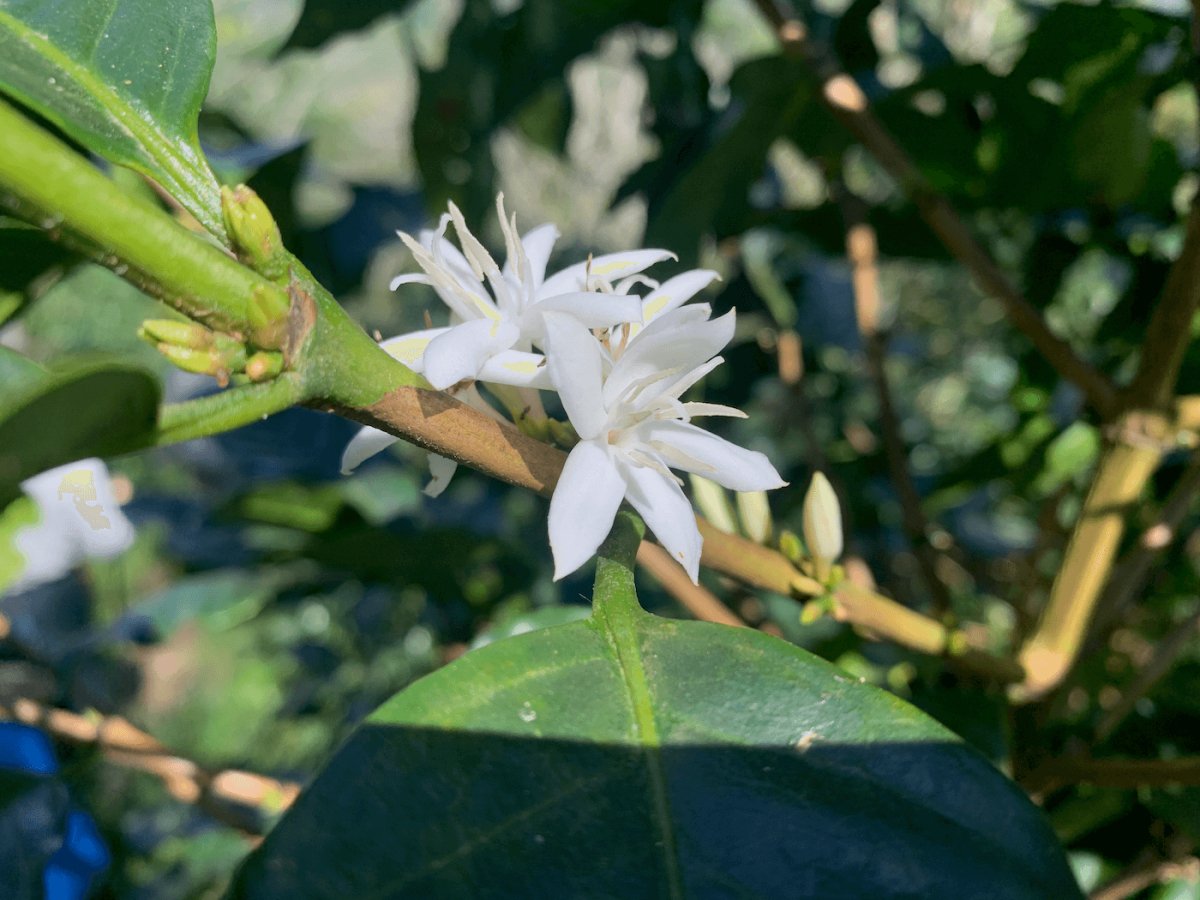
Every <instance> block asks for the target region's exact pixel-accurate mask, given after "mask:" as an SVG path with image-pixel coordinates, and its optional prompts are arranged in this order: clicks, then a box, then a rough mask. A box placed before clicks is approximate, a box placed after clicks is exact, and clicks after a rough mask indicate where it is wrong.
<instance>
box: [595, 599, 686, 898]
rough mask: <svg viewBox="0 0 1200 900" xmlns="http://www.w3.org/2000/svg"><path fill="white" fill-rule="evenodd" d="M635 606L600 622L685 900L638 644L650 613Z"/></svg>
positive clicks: (670, 875)
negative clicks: (641, 624)
mask: <svg viewBox="0 0 1200 900" xmlns="http://www.w3.org/2000/svg"><path fill="white" fill-rule="evenodd" d="M632 602H633V605H632V606H625V605H624V604H622V605H621V606H619V607H618V606H617V604H611V605H609V606H608V607H607V608H606V609H605V610H604V613H605V614H604V615H602V616H598V617H597V618H598V619H599V620H600V621H601V622H602V623H603V628H604V634H605V636H606V637H607V638H608V640H609V642H610V644H611V646H612V648H613V652H614V654H615V655H616V662H617V668H618V669H619V670H620V673H621V682H622V684H624V685H625V689H626V692H627V694H628V697H629V705H630V711H631V712H632V713H633V724H634V731H635V736H636V738H637V742H638V744H639V745H640V746H641V748H642V750H643V752H644V753H645V756H646V766H647V770H648V772H647V774H648V775H649V778H650V793H651V801H652V804H653V807H654V818H655V819H656V821H657V823H658V830H659V833H660V834H661V835H662V839H663V854H664V855H665V856H666V863H667V865H666V869H667V885H668V890H669V891H670V893H669V896H670V897H671V898H672V900H683V896H684V893H683V879H682V876H681V874H680V871H679V851H678V847H677V845H676V840H675V828H674V826H673V824H672V818H671V801H670V798H669V797H668V796H667V779H666V771H665V770H664V767H663V758H662V740H661V738H660V737H659V733H658V722H657V721H655V718H654V700H653V698H652V697H651V695H650V684H649V681H648V680H647V678H646V669H645V666H643V665H642V652H641V646H640V643H639V641H638V632H639V628H638V624H639V622H638V619H639V618H640V617H643V616H646V613H645V612H643V611H642V610H641V608H640V607H637V606H636V604H637V600H636V599H634V600H633V601H632ZM614 607H616V608H614Z"/></svg>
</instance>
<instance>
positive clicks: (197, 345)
mask: <svg viewBox="0 0 1200 900" xmlns="http://www.w3.org/2000/svg"><path fill="white" fill-rule="evenodd" d="M138 337H140V338H141V339H142V340H144V341H149V342H150V343H152V344H160V343H161V344H171V345H172V346H175V347H188V348H191V349H192V350H206V349H207V348H209V347H211V346H212V345H213V337H214V335H213V333H212V332H211V331H209V330H208V329H207V328H205V327H204V326H203V325H199V324H197V323H195V322H180V321H179V320H177V319H147V320H146V321H144V322H143V323H142V327H141V328H139V329H138Z"/></svg>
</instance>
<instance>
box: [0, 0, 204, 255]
mask: <svg viewBox="0 0 1200 900" xmlns="http://www.w3.org/2000/svg"><path fill="white" fill-rule="evenodd" d="M215 55H216V29H215V26H214V24H213V11H212V4H211V2H210V0H176V2H172V3H169V4H166V3H162V2H161V0H0V91H3V92H5V93H8V94H11V95H12V96H13V97H15V98H16V99H18V100H20V101H21V102H22V103H25V104H26V105H28V106H30V107H31V108H32V109H34V110H36V111H37V112H39V113H40V114H41V115H43V116H45V117H46V118H47V119H49V120H50V121H52V122H53V123H54V124H56V125H58V126H59V127H60V128H62V129H63V131H65V132H66V133H67V134H68V135H70V136H71V137H72V138H74V139H75V140H77V141H79V142H80V143H81V144H83V145H84V146H85V147H87V148H88V149H89V150H91V151H93V152H95V153H97V154H99V155H100V156H103V157H105V158H106V159H109V160H111V161H112V162H115V163H119V164H121V165H125V166H129V167H131V168H134V169H137V170H138V171H139V172H143V173H145V174H146V175H149V176H150V177H151V178H154V179H155V180H156V181H158V182H159V183H160V184H161V185H162V186H163V187H164V188H165V189H166V190H167V191H168V192H169V193H170V194H171V195H172V196H173V197H175V198H176V199H177V200H179V202H180V203H182V204H183V205H184V206H185V207H186V208H187V209H188V211H189V212H190V213H192V215H194V216H195V217H196V218H197V219H198V220H199V221H200V222H201V223H202V224H203V225H204V227H205V228H207V229H208V230H209V231H211V232H212V233H213V234H215V235H218V236H219V237H222V238H224V235H225V229H224V225H223V224H222V220H221V198H220V189H219V187H218V185H217V182H216V179H215V178H214V177H213V174H212V172H211V171H209V168H208V164H207V163H206V162H205V160H204V154H203V153H202V152H201V150H200V142H199V138H198V136H197V132H196V119H197V116H198V114H199V110H200V104H201V102H202V101H203V100H204V95H205V93H206V92H207V91H208V79H209V75H210V74H211V72H212V66H213V60H214V58H215Z"/></svg>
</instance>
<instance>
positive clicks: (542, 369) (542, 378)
mask: <svg viewBox="0 0 1200 900" xmlns="http://www.w3.org/2000/svg"><path fill="white" fill-rule="evenodd" d="M479 380H480V381H490V382H491V383H492V384H509V385H513V386H514V387H532V388H541V389H542V390H545V391H552V390H554V382H553V381H551V379H550V368H549V367H548V366H547V365H546V357H544V356H542V354H540V353H525V352H523V351H521V350H505V351H504V352H503V353H497V354H496V355H495V356H493V357H492V358H491V359H489V360H488V361H487V362H486V363H484V364H483V368H482V369H480V370H479Z"/></svg>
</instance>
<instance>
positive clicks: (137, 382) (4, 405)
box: [0, 363, 159, 498]
mask: <svg viewBox="0 0 1200 900" xmlns="http://www.w3.org/2000/svg"><path fill="white" fill-rule="evenodd" d="M29 374H30V373H29V371H28V370H26V380H25V381H24V386H23V387H22V388H21V389H19V390H15V391H9V390H8V385H7V383H6V384H5V390H4V392H3V393H2V394H0V498H4V497H11V496H12V495H13V493H14V492H15V491H16V485H17V484H18V483H19V482H21V481H23V480H24V479H26V478H29V477H30V476H31V475H36V474H37V473H38V472H41V471H43V470H45V469H49V468H51V467H53V466H58V465H62V464H64V463H68V462H71V461H73V460H76V459H82V458H83V457H87V456H110V455H113V454H118V453H125V452H128V451H130V450H133V449H137V448H139V447H143V446H145V445H146V443H147V442H148V440H149V438H150V435H151V432H152V431H153V429H154V426H155V421H156V419H157V415H158V401H159V388H158V382H157V381H156V380H155V379H154V377H153V376H152V375H150V374H149V373H147V372H145V371H143V370H142V369H137V368H133V367H130V366H126V365H122V364H118V363H88V364H85V365H82V366H76V367H74V368H72V369H70V370H69V371H64V372H53V373H48V374H47V375H45V376H44V377H42V378H38V379H33V378H32V377H28V376H29Z"/></svg>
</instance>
